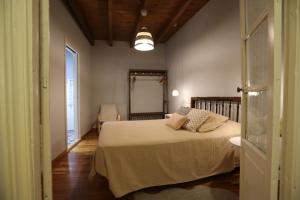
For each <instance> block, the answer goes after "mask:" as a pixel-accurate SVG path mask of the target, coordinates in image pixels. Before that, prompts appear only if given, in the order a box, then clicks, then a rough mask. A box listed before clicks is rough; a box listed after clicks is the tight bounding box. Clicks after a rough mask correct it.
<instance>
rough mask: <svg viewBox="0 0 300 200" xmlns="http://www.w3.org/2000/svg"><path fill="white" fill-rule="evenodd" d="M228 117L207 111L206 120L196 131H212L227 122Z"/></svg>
mask: <svg viewBox="0 0 300 200" xmlns="http://www.w3.org/2000/svg"><path fill="white" fill-rule="evenodd" d="M228 119H229V118H228V117H226V116H223V115H219V114H216V113H213V112H209V115H208V118H207V120H206V121H205V122H204V123H203V124H202V125H201V126H200V127H199V128H198V130H197V131H198V132H200V133H205V132H209V131H213V130H215V129H217V128H218V127H220V126H222V125H223V124H224V123H225V122H227V120H228Z"/></svg>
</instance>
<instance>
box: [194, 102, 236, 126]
mask: <svg viewBox="0 0 300 200" xmlns="http://www.w3.org/2000/svg"><path fill="white" fill-rule="evenodd" d="M191 108H197V109H204V110H210V111H211V112H214V113H217V114H220V115H224V116H227V117H229V119H231V120H232V121H236V122H239V121H240V110H241V97H192V98H191Z"/></svg>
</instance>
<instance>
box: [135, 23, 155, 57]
mask: <svg viewBox="0 0 300 200" xmlns="http://www.w3.org/2000/svg"><path fill="white" fill-rule="evenodd" d="M134 49H136V50H138V51H151V50H153V49H154V42H153V38H152V35H151V33H150V32H149V31H148V29H147V28H146V27H145V26H144V27H142V28H141V30H140V31H139V32H138V33H137V34H136V37H135V42H134Z"/></svg>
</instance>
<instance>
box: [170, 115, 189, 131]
mask: <svg viewBox="0 0 300 200" xmlns="http://www.w3.org/2000/svg"><path fill="white" fill-rule="evenodd" d="M187 120H188V119H187V117H186V116H183V115H179V114H177V113H173V114H172V115H171V117H170V118H169V119H168V120H167V125H168V126H169V127H171V128H173V129H175V130H178V129H180V128H181V127H182V126H183V125H184V124H185V123H186V121H187Z"/></svg>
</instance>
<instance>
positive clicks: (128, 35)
mask: <svg viewBox="0 0 300 200" xmlns="http://www.w3.org/2000/svg"><path fill="white" fill-rule="evenodd" d="M62 1H64V3H65V5H66V6H67V8H68V10H69V11H70V13H71V14H72V16H73V18H74V19H75V21H76V22H77V24H78V26H79V27H80V29H81V30H82V32H83V33H84V35H85V36H86V38H87V39H88V41H89V42H90V44H91V45H94V42H95V40H107V42H108V44H109V45H113V41H128V42H129V44H131V46H132V44H133V41H134V38H135V35H136V33H137V32H138V31H139V29H140V28H141V27H142V26H146V27H147V28H148V30H149V31H150V32H151V33H152V36H153V38H154V41H155V42H156V43H157V42H159V43H164V42H166V41H168V39H170V38H171V37H172V35H173V34H174V33H175V32H176V31H178V30H179V29H180V28H181V27H182V26H183V25H184V24H185V23H186V22H187V21H188V20H189V19H190V18H191V17H192V16H193V15H194V14H195V13H196V12H197V11H199V10H200V9H201V8H202V7H203V6H204V5H205V4H206V3H207V2H208V1H209V0H62ZM142 8H145V9H146V10H147V11H148V15H147V16H145V17H143V16H141V14H140V10H141V9H142Z"/></svg>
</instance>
